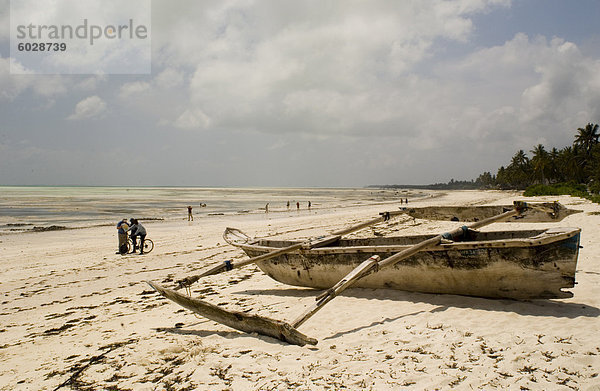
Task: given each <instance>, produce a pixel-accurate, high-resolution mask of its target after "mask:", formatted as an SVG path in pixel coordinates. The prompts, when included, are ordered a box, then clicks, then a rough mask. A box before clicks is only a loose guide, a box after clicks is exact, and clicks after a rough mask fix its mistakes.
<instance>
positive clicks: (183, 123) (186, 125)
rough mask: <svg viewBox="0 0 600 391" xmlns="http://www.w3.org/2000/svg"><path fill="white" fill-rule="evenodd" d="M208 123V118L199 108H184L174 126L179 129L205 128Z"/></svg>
mask: <svg viewBox="0 0 600 391" xmlns="http://www.w3.org/2000/svg"><path fill="white" fill-rule="evenodd" d="M208 125H210V118H209V117H208V116H207V115H206V114H205V113H204V112H203V111H202V110H199V109H196V110H186V111H184V112H183V113H182V114H181V115H180V116H179V117H177V120H176V121H175V126H176V127H178V128H180V129H205V128H206V127H207V126H208Z"/></svg>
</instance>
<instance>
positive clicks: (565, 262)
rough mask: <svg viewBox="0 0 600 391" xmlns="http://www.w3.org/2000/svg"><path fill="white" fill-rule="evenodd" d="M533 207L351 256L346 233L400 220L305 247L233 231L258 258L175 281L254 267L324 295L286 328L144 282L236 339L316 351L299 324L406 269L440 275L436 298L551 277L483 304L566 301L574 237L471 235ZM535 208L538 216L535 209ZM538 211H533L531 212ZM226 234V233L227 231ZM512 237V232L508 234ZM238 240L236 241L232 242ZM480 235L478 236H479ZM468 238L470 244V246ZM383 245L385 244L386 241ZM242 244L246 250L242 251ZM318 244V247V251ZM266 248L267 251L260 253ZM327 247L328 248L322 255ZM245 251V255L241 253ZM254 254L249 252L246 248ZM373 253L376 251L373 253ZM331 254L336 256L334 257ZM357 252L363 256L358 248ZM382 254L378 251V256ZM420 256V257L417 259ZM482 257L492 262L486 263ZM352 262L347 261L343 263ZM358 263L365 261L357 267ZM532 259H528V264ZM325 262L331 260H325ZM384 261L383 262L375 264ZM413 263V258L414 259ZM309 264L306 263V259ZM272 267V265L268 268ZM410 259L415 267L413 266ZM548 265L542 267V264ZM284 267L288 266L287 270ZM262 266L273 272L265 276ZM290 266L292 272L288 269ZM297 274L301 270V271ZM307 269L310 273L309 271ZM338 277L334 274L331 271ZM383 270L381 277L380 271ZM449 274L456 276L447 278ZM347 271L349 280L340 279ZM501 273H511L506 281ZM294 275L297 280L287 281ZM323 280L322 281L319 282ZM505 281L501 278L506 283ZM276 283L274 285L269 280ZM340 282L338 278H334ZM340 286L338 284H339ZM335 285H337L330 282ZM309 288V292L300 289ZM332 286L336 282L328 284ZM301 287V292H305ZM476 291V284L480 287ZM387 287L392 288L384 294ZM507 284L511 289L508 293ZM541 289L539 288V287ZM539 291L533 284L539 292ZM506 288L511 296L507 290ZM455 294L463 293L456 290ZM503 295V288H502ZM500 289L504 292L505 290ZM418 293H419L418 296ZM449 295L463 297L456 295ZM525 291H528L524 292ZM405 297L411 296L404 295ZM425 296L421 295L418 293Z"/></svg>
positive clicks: (564, 232) (520, 206)
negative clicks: (235, 333) (243, 335)
mask: <svg viewBox="0 0 600 391" xmlns="http://www.w3.org/2000/svg"><path fill="white" fill-rule="evenodd" d="M536 207H537V205H536V204H529V203H524V202H515V205H514V207H513V208H512V209H511V210H509V211H505V212H503V213H501V214H499V215H496V216H493V217H490V218H486V219H483V220H481V221H477V222H475V223H473V224H471V225H469V226H462V227H459V228H456V229H454V230H452V231H450V232H446V233H442V234H439V235H436V236H432V235H424V236H413V237H410V238H405V239H404V242H402V243H382V244H377V245H375V244H373V243H370V244H367V245H366V246H360V245H358V244H359V243H358V242H356V241H358V240H359V239H356V240H355V241H354V243H351V242H352V241H350V242H349V243H348V244H349V245H351V244H354V245H351V246H350V247H353V249H352V250H351V251H347V249H346V250H344V249H343V246H342V247H340V246H339V244H340V243H342V239H341V235H343V234H345V233H349V232H354V231H356V230H358V229H361V228H364V227H366V226H368V225H371V224H374V223H376V222H379V221H384V220H387V219H389V218H390V217H391V216H392V215H397V214H399V213H398V212H397V211H396V212H393V213H384V214H382V216H381V217H380V218H377V219H373V220H371V221H369V222H366V223H363V224H360V225H358V226H354V227H351V228H349V229H346V230H341V231H337V232H335V233H334V234H332V235H331V236H329V237H326V238H321V239H314V240H307V241H304V242H289V243H286V242H283V241H279V242H280V243H279V244H278V245H275V243H274V241H271V242H269V243H267V242H260V241H259V242H256V243H252V242H250V241H249V240H248V238H247V237H245V236H244V235H242V234H241V232H240V231H237V230H229V233H228V235H229V241H230V242H232V243H233V244H235V245H238V246H239V247H241V248H243V249H244V251H246V252H247V253H248V254H260V255H258V256H256V257H253V258H250V259H248V260H246V261H243V262H240V263H238V264H237V265H233V264H232V263H231V262H225V264H224V265H220V266H219V268H218V269H217V268H212V269H210V270H208V271H207V272H205V273H202V274H201V275H199V276H194V277H188V278H186V279H183V280H180V281H179V287H182V286H189V284H191V283H193V282H195V281H197V280H198V279H199V278H200V277H202V276H205V275H210V274H216V273H220V272H222V271H227V270H231V269H232V268H233V267H234V266H235V267H240V266H243V265H246V264H249V263H256V264H257V265H258V266H259V267H260V268H261V269H263V268H264V269H263V270H265V271H266V272H267V274H269V275H271V276H272V277H273V278H275V279H280V280H282V281H283V282H286V283H292V284H295V285H302V286H314V287H317V288H328V289H327V290H325V291H324V292H323V293H321V294H320V295H319V296H317V297H316V300H315V303H314V304H313V305H311V306H309V307H308V308H307V309H306V310H305V312H304V313H302V314H301V315H300V316H299V317H298V318H297V319H295V320H294V321H292V322H291V323H286V322H284V321H280V320H275V319H271V318H267V317H262V316H258V315H248V314H245V313H241V312H236V311H228V310H225V309H222V308H219V307H218V306H215V305H213V304H210V303H207V302H205V301H203V300H200V299H197V298H192V297H189V296H186V295H183V294H181V293H178V292H176V291H175V290H171V289H167V288H164V287H162V286H160V285H158V284H155V283H152V282H148V284H150V286H152V287H153V288H154V289H155V290H157V291H158V292H159V293H160V294H161V295H163V296H164V297H166V298H168V299H170V300H172V301H174V302H176V303H177V304H180V305H182V306H183V307H185V308H188V309H190V310H192V311H194V312H195V313H198V314H200V315H202V316H204V317H206V318H208V319H211V320H214V321H216V322H219V323H222V324H225V325H227V326H230V327H232V328H235V329H237V330H240V331H244V332H249V333H253V332H256V333H259V334H263V335H267V336H270V337H274V338H278V339H280V340H282V341H285V342H288V343H292V344H296V345H300V346H303V345H305V344H312V345H314V344H316V343H317V341H316V340H315V339H313V338H310V337H308V336H306V335H304V334H302V333H301V332H299V331H298V330H297V328H298V327H299V326H300V325H302V324H303V323H304V322H305V321H306V320H308V319H309V318H310V317H311V316H313V315H314V314H315V313H316V312H317V311H318V310H319V309H321V308H322V307H323V306H324V305H325V304H327V303H328V302H329V301H331V300H333V299H334V298H335V297H336V296H337V295H339V294H340V293H341V292H342V291H344V290H345V289H347V288H348V287H350V286H351V285H353V284H355V283H357V284H358V285H357V286H369V287H378V286H382V287H389V288H398V289H407V285H406V283H407V280H406V279H405V282H403V283H401V284H400V285H397V286H394V284H395V282H394V281H392V280H393V279H390V278H389V277H388V275H389V274H391V275H393V276H394V278H395V279H398V278H400V277H402V273H403V269H402V268H403V267H409V268H410V267H413V268H414V270H413V271H412V272H411V276H412V277H413V278H418V277H419V274H418V272H419V271H421V272H423V271H424V270H425V269H427V268H431V269H433V270H432V271H431V272H430V273H429V274H427V276H426V277H425V278H430V279H435V274H436V273H435V272H436V271H437V272H439V273H440V274H445V275H446V277H443V278H442V280H444V282H443V283H438V286H442V285H443V284H449V283H453V284H454V287H453V288H452V289H441V290H437V291H436V290H433V291H434V292H439V293H456V294H467V295H469V294H474V295H481V294H480V293H481V292H483V288H482V287H481V286H480V287H479V288H478V289H479V291H469V290H468V289H467V288H466V286H467V285H468V284H464V283H461V282H460V280H461V279H465V278H467V277H468V276H469V275H471V276H470V277H469V281H470V283H471V285H472V284H473V281H476V280H477V279H478V278H494V279H498V280H503V279H504V280H510V279H514V278H518V277H519V270H520V271H521V273H523V271H525V273H526V274H527V278H521V282H519V283H518V284H517V285H518V286H519V287H521V288H523V287H524V286H526V285H536V283H535V281H533V280H530V278H535V279H539V278H540V276H550V277H547V278H545V280H546V284H550V285H546V288H547V289H543V287H542V289H540V288H539V287H538V288H533V291H531V289H530V291H529V293H526V294H525V295H521V294H518V293H516V291H515V289H513V288H514V286H515V283H508V284H507V285H501V284H500V285H498V286H496V287H495V288H493V290H494V291H496V292H501V291H505V292H508V293H506V294H484V295H483V296H487V297H510V298H517V299H518V298H525V296H528V298H531V297H542V298H550V297H570V296H571V295H570V294H569V293H568V292H562V291H560V289H561V288H565V287H572V286H573V284H574V276H575V267H576V261H577V254H578V249H579V232H580V230H579V229H578V228H575V229H554V230H539V231H529V232H528V233H527V234H515V233H505V234H500V233H479V232H477V231H476V230H477V229H478V228H481V227H484V226H487V225H489V224H492V223H494V222H499V221H505V220H508V219H511V218H513V217H515V216H521V215H524V213H525V212H527V211H530V210H532V209H533V210H535V208H536ZM541 208H545V207H544V206H541ZM538 210H539V209H538ZM544 213H545V214H550V215H552V214H554V212H553V211H550V210H545V209H544ZM554 216H555V220H553V221H559V220H558V219H560V218H561V217H560V215H559V214H554ZM226 232H227V231H226ZM513 232H516V231H513ZM232 235H233V236H237V238H233V239H232ZM478 235H479V238H480V239H482V238H483V237H484V236H485V235H487V239H486V240H477V236H478ZM481 235H483V236H481ZM471 238H475V239H471ZM382 240H386V239H385V238H382ZM387 240H389V238H388V239H387ZM246 241H247V243H245V242H246ZM323 243H324V244H323ZM265 244H270V245H265ZM326 245H331V246H329V247H328V248H325V246H326ZM244 246H245V247H244ZM253 246H254V247H253ZM377 246H383V247H379V248H377ZM336 247H337V249H336ZM361 247H362V248H361ZM332 249H333V250H335V251H333V252H331V254H337V255H333V258H332V259H334V258H340V257H341V258H343V259H344V261H342V262H331V261H329V262H324V261H322V260H321V261H319V260H318V259H320V258H321V256H322V255H326V254H321V256H319V255H316V257H315V258H313V259H312V260H311V261H310V262H312V263H310V265H312V266H311V267H312V268H314V272H313V271H310V272H305V275H304V276H303V274H302V273H303V271H302V270H300V269H299V268H298V266H297V265H298V264H297V262H300V264H302V262H303V261H304V260H306V259H308V258H307V255H309V254H311V253H313V254H316V252H318V251H325V252H327V251H328V250H332ZM381 250H384V251H381ZM511 252H512V253H513V254H514V253H519V254H520V255H521V256H520V257H518V258H519V259H520V261H518V262H513V264H512V265H511V266H510V267H509V268H507V267H506V266H507V265H509V262H511V261H510V259H511V258H513V257H512V256H509V255H508V254H511ZM421 253H422V254H421ZM484 253H488V254H492V255H489V256H485V255H484ZM350 254H351V255H350ZM423 254H425V258H427V259H429V261H428V262H425V261H422V260H421V261H419V260H418V259H425V258H423ZM359 256H360V257H362V258H360V259H363V260H364V259H365V258H367V257H368V259H366V260H364V261H362V262H360V261H357V259H359ZM532 256H533V258H531V257H532ZM325 257H326V258H327V257H329V258H331V256H329V255H326V256H325ZM382 257H383V259H382ZM415 257H416V258H415ZM309 258H312V255H311V256H310V257H309ZM269 259H271V260H272V261H271V262H267V261H268V260H269ZM415 259H416V260H415ZM547 260H549V261H547ZM402 261H405V263H406V264H407V265H408V266H405V265H400V262H402ZM286 262H287V263H286ZM268 265H275V268H271V269H269V268H268ZM294 265H296V266H294ZM303 267H304V266H303ZM285 268H287V269H290V270H292V268H296V269H294V270H293V273H280V270H282V269H285ZM309 269H310V267H309ZM335 269H337V271H336V270H335ZM383 269H386V271H385V272H383V271H382V270H383ZM454 269H456V273H455V272H454ZM348 270H350V272H349V273H347V274H345V275H344V273H346V272H347V271H348ZM507 270H510V272H509V273H507ZM294 273H295V276H296V277H293V276H294ZM324 274H327V275H328V276H327V277H324ZM505 274H506V275H505ZM275 275H277V277H275ZM339 276H342V277H341V278H339ZM338 278H339V279H338ZM336 279H337V280H336ZM315 280H317V281H318V282H317V283H313V282H311V283H310V284H313V285H310V284H308V283H307V281H315ZM335 281H337V282H335ZM490 282H491V281H489V280H488V281H482V282H480V283H479V285H485V284H489V283H490ZM305 283H306V284H305ZM482 283H483V284H482ZM387 284H391V285H390V286H388V285H387ZM511 284H512V285H511ZM542 284H543V282H542ZM538 285H539V284H538ZM511 286H513V288H511ZM460 287H462V288H460ZM506 287H508V288H506ZM505 288H506V289H505ZM419 289H421V288H419ZM454 289H462V290H459V291H458V292H456V291H454ZM527 289H529V288H527ZM409 290H410V289H409ZM422 291H428V290H422Z"/></svg>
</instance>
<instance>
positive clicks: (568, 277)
mask: <svg viewBox="0 0 600 391" xmlns="http://www.w3.org/2000/svg"><path fill="white" fill-rule="evenodd" d="M469 235H470V239H469V240H467V241H461V242H452V243H445V244H441V245H438V246H436V247H434V248H432V249H430V250H428V251H422V252H419V253H417V254H415V255H413V256H411V257H410V258H408V259H406V260H404V261H401V262H399V263H397V264H395V265H393V266H390V267H388V268H386V269H383V270H380V271H379V272H377V273H373V274H370V275H368V276H367V277H364V278H362V279H361V280H359V281H358V282H356V284H355V285H354V286H355V287H362V288H390V289H399V290H404V291H411V292H425V293H441V294H458V295H467V296H479V297H490V298H510V299H517V300H525V299H538V298H543V299H550V298H567V297H572V293H571V292H565V291H562V290H561V289H563V288H572V287H573V286H574V284H575V270H576V266H577V256H578V252H579V238H580V229H578V228H572V229H571V228H570V229H553V230H537V231H509V232H506V231H502V232H487V233H480V232H475V231H472V232H470V233H469ZM429 237H431V235H422V236H409V237H402V238H400V237H398V238H370V239H354V240H340V241H338V242H337V243H334V244H333V245H330V246H327V247H321V248H313V249H302V250H297V251H294V252H292V253H288V254H284V255H281V256H278V257H276V258H272V259H268V260H265V261H260V262H257V265H258V267H259V268H260V269H261V270H262V271H263V272H265V273H266V274H267V275H269V276H270V277H271V278H273V279H275V280H277V281H279V282H282V283H285V284H289V285H295V286H303V287H311V288H317V289H326V288H330V287H331V286H333V285H334V284H336V283H337V282H338V281H339V280H340V279H342V278H343V277H344V276H345V275H346V274H348V273H349V272H350V271H352V270H353V269H354V268H355V267H356V266H358V265H359V264H360V263H361V262H363V261H364V260H366V259H368V258H369V257H370V256H372V255H379V256H380V257H381V259H382V260H383V259H385V258H387V257H389V256H391V255H393V254H395V253H397V252H399V251H401V250H403V249H406V248H408V247H410V246H411V245H414V244H416V243H419V242H420V241H423V240H425V239H427V238H429ZM293 243H296V242H294V241H273V240H259V241H256V242H254V243H251V244H245V245H240V246H239V247H241V248H242V249H243V250H244V251H245V252H246V253H247V254H248V255H249V256H251V257H254V256H258V255H261V254H265V253H268V252H271V251H274V250H276V249H277V248H281V247H284V246H288V245H290V244H293Z"/></svg>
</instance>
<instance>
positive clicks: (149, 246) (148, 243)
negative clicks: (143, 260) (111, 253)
mask: <svg viewBox="0 0 600 391" xmlns="http://www.w3.org/2000/svg"><path fill="white" fill-rule="evenodd" d="M137 244H138V248H139V244H140V242H139V239H138V240H137ZM132 248H133V240H131V238H128V239H127V252H128V253H129V252H131V249H132ZM152 250H154V242H153V241H152V240H151V239H148V238H146V239H144V253H146V254H147V253H149V252H151V251H152Z"/></svg>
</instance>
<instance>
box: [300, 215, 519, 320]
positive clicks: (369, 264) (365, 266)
mask: <svg viewBox="0 0 600 391" xmlns="http://www.w3.org/2000/svg"><path fill="white" fill-rule="evenodd" d="M523 208H524V207H523V206H517V205H516V204H515V209H513V210H510V211H508V212H504V213H502V214H499V215H497V216H493V217H490V218H487V219H485V220H481V221H478V222H476V223H473V224H471V225H469V226H468V227H467V226H463V227H459V228H456V229H455V230H453V231H450V232H447V233H443V234H440V235H437V236H434V237H432V238H430V239H427V240H424V241H422V242H420V243H418V244H416V245H414V246H412V247H409V248H407V249H405V250H402V251H400V252H398V253H396V254H394V255H392V256H389V257H387V258H386V259H384V260H383V261H379V259H378V258H379V257H377V258H375V257H371V258H369V259H368V260H366V261H365V262H363V263H361V264H360V265H359V266H357V267H356V268H355V269H354V270H352V271H351V272H350V273H348V274H347V275H346V276H345V277H344V278H342V279H341V280H340V281H339V282H338V283H337V284H335V285H334V286H333V287H332V288H330V289H328V290H327V291H325V292H324V293H322V294H321V295H319V296H317V298H316V301H315V303H314V304H313V305H312V306H310V307H309V308H308V309H306V310H305V311H304V313H302V315H300V316H299V317H298V318H296V319H295V320H294V321H293V322H292V323H291V325H292V327H294V328H297V327H299V326H300V325H302V324H303V323H304V322H306V321H307V320H308V319H309V318H310V317H311V316H313V315H314V314H315V313H316V312H317V311H319V310H320V309H321V308H323V306H325V304H327V303H329V302H330V301H331V300H333V299H334V298H335V297H336V296H338V295H339V294H340V293H341V292H342V291H344V290H345V289H347V288H349V287H350V286H351V285H352V284H354V283H355V282H356V281H358V280H359V279H361V278H363V277H365V276H367V275H369V274H371V273H376V272H378V271H380V270H381V269H383V268H384V267H387V266H392V265H395V264H396V263H398V262H400V261H403V260H405V259H407V258H409V257H411V256H412V255H414V254H416V253H418V252H419V251H423V250H426V249H427V248H430V247H434V246H437V245H438V244H440V242H441V241H442V239H450V240H453V239H457V238H460V237H461V236H462V235H463V234H464V233H465V232H466V231H467V230H468V229H477V228H481V227H484V226H486V225H489V224H492V223H495V222H497V221H501V220H505V219H508V218H511V217H512V216H516V215H518V214H520V213H521V212H522V210H523Z"/></svg>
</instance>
